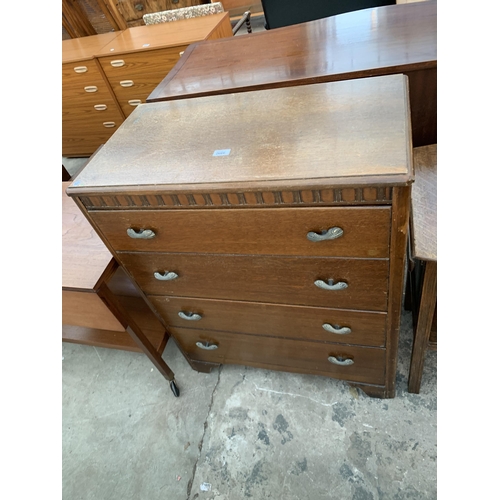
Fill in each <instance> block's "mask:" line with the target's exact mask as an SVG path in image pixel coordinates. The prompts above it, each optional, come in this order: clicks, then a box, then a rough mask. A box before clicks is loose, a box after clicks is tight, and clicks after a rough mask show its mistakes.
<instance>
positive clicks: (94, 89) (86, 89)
mask: <svg viewBox="0 0 500 500" xmlns="http://www.w3.org/2000/svg"><path fill="white" fill-rule="evenodd" d="M83 90H85V92H97V87H96V86H95V85H89V86H88V87H83Z"/></svg>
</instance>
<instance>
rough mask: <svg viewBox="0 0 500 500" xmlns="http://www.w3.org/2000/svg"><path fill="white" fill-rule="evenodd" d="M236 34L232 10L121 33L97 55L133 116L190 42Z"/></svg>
mask: <svg viewBox="0 0 500 500" xmlns="http://www.w3.org/2000/svg"><path fill="white" fill-rule="evenodd" d="M232 35H233V32H232V28H231V23H230V21H229V13H227V12H224V13H221V14H213V15H210V16H203V17H198V18H192V19H184V20H179V21H175V22H168V23H164V24H155V25H148V26H137V27H135V28H129V29H128V30H125V31H123V32H121V33H120V34H119V35H118V36H117V37H116V39H115V40H113V43H112V44H110V45H108V46H107V47H105V48H104V49H103V50H101V51H100V52H98V53H97V54H96V56H97V58H98V60H99V63H100V64H101V66H102V69H103V71H104V73H105V75H106V78H107V79H108V81H109V83H110V85H111V88H112V89H113V92H114V94H115V95H116V98H117V99H118V102H119V103H120V106H121V109H122V111H123V113H124V114H125V116H129V115H130V114H131V113H132V111H134V109H135V107H136V106H137V105H138V104H141V103H143V102H146V98H147V97H148V96H149V94H151V92H152V91H153V90H154V89H155V88H156V86H157V85H158V84H159V83H160V82H161V81H162V80H163V78H165V76H166V75H167V74H168V72H169V71H170V70H171V69H172V68H173V67H174V66H175V64H176V63H177V61H178V60H179V59H180V57H181V55H182V54H183V52H184V51H185V50H186V48H187V47H188V45H189V44H191V43H194V42H199V41H201V40H212V39H216V38H224V37H230V36H232Z"/></svg>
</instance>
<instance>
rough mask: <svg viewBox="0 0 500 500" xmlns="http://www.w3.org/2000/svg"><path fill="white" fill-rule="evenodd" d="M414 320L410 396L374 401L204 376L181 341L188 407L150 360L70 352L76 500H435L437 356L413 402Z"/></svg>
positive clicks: (276, 377) (292, 382)
mask: <svg viewBox="0 0 500 500" xmlns="http://www.w3.org/2000/svg"><path fill="white" fill-rule="evenodd" d="M410 349H411V316H410V314H409V313H407V312H405V313H404V314H403V317H402V332H401V339H400V352H399V365H398V374H397V394H396V397H395V398H394V399H389V400H380V399H373V398H369V397H367V396H366V395H365V394H364V393H363V392H361V391H358V390H356V389H352V388H350V387H349V385H348V384H346V383H344V382H341V381H337V380H334V379H329V378H326V377H316V376H309V375H297V374H289V373H283V372H273V371H268V370H261V369H254V368H248V367H244V366H229V365H226V366H222V367H220V368H219V369H218V370H215V371H213V372H212V373H210V374H201V373H197V372H195V371H193V370H192V369H191V368H190V367H189V365H188V363H187V362H186V361H185V359H184V357H183V356H182V354H181V353H180V352H179V350H178V349H177V347H176V345H175V343H174V342H173V341H172V340H170V341H169V342H168V344H167V348H166V350H165V353H164V356H163V357H164V359H165V361H166V362H167V363H168V364H169V365H170V367H171V368H172V370H173V371H174V372H175V374H176V380H177V382H178V386H179V388H180V391H181V395H180V397H179V398H175V397H174V396H173V395H172V393H171V392H170V389H169V386H168V383H167V382H166V381H165V379H163V377H162V376H161V375H160V374H159V373H158V372H157V370H156V369H155V368H153V366H152V364H151V363H150V362H149V360H148V359H147V358H146V356H144V355H142V354H137V353H129V352H124V351H116V350H110V349H103V348H95V347H88V346H80V345H74V344H63V347H62V354H63V361H62V387H63V391H62V422H63V429H62V442H63V446H62V463H63V469H62V478H63V483H62V498H63V499H64V500H90V499H103V500H115V499H116V500H129V499H130V500H137V499H145V500H156V499H162V500H163V499H168V500H195V499H198V500H202V499H207V500H209V499H210V500H239V499H245V498H255V499H265V498H270V499H282V500H292V499H300V500H306V499H311V500H322V499H325V500H326V499H333V498H335V499H355V500H365V499H366V500H368V499H433V498H437V484H436V483H437V482H436V455H437V451H436V423H437V422H436V417H437V401H436V361H437V359H436V353H435V352H430V353H428V354H427V356H426V361H425V367H424V374H423V380H422V387H421V393H420V394H418V395H417V394H409V393H408V392H407V380H408V362H409V356H410Z"/></svg>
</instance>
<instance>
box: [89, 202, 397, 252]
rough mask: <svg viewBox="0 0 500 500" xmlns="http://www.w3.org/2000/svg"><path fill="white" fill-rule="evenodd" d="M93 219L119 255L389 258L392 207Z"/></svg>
mask: <svg viewBox="0 0 500 500" xmlns="http://www.w3.org/2000/svg"><path fill="white" fill-rule="evenodd" d="M90 215H91V217H92V219H93V221H94V222H95V223H96V224H97V226H99V228H100V230H101V231H102V233H103V234H104V236H105V237H106V238H107V239H108V241H109V243H110V244H111V246H112V247H113V248H114V249H115V250H118V251H144V252H180V253H183V252H189V253H216V254H217V253H222V254H246V255H307V256H323V257H333V256H335V257H361V258H388V257H389V232H390V217H391V208H390V207H370V208H361V207H359V208H358V207H347V208H346V207H329V208H316V207H314V208H291V209H284V208H282V209H279V208H277V209H275V208H269V209H225V210H224V209H222V210H221V209H213V210H137V211H134V210H123V211H105V210H103V211H92V212H90Z"/></svg>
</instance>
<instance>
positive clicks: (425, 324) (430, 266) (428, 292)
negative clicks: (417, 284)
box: [408, 261, 437, 394]
mask: <svg viewBox="0 0 500 500" xmlns="http://www.w3.org/2000/svg"><path fill="white" fill-rule="evenodd" d="M436 301H437V262H434V261H429V262H426V263H425V270H424V278H423V284H422V294H421V296H420V306H419V309H418V317H417V324H416V329H415V338H414V339H413V349H412V353H411V362H410V375H409V378H408V392H411V393H413V394H418V393H419V392H420V383H421V381H422V372H423V369H424V357H425V351H426V350H427V345H428V342H429V335H430V332H431V327H432V320H433V318H434V311H435V309H436Z"/></svg>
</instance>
